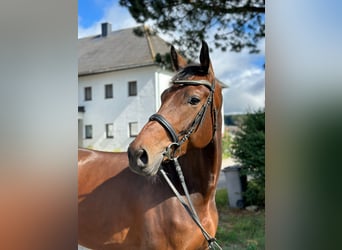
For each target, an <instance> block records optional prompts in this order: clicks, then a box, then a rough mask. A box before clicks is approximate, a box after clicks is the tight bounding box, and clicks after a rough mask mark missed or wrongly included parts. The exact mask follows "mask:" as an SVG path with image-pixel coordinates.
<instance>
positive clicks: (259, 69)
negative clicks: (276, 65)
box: [210, 40, 265, 114]
mask: <svg viewBox="0 0 342 250" xmlns="http://www.w3.org/2000/svg"><path fill="white" fill-rule="evenodd" d="M264 46H265V42H264V40H262V41H261V42H260V44H259V48H260V53H259V54H250V53H248V52H247V51H241V52H240V53H236V52H230V51H227V52H221V51H219V50H214V51H213V53H212V54H211V56H210V57H211V60H212V64H213V67H214V70H215V75H216V77H217V78H218V79H219V80H221V81H222V82H223V83H225V84H226V85H228V86H229V88H228V89H225V90H223V96H224V112H225V114H236V113H246V112H247V111H253V110H256V109H259V108H264V107H265V71H264V69H263V64H264V55H265V54H264V51H265V49H264Z"/></svg>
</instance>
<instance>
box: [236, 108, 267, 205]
mask: <svg viewBox="0 0 342 250" xmlns="http://www.w3.org/2000/svg"><path fill="white" fill-rule="evenodd" d="M240 129H241V131H240V132H238V133H237V134H236V137H235V138H234V140H233V142H232V144H231V153H232V155H233V157H234V158H235V159H237V160H238V162H240V163H241V165H242V168H241V174H243V175H248V176H251V177H252V180H251V181H249V182H248V184H247V190H246V192H245V198H246V199H247V203H253V204H256V205H264V204H265V111H264V110H259V111H256V112H254V113H248V114H247V116H246V118H245V120H244V121H243V123H242V125H241V126H240Z"/></svg>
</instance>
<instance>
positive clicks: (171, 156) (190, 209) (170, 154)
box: [149, 80, 222, 250]
mask: <svg viewBox="0 0 342 250" xmlns="http://www.w3.org/2000/svg"><path fill="white" fill-rule="evenodd" d="M173 83H174V84H183V85H203V86H206V87H208V88H209V90H210V94H209V96H208V98H207V101H206V102H205V104H203V106H202V107H201V109H200V111H199V112H198V113H197V115H196V117H195V119H194V120H193V122H192V123H191V125H190V127H189V128H188V129H187V131H186V133H185V135H184V136H183V137H182V138H181V139H180V140H179V139H178V138H179V137H180V135H177V133H176V132H175V130H174V128H173V127H172V125H171V124H170V123H169V122H168V121H167V120H166V119H165V118H164V117H163V116H162V115H160V114H154V115H152V116H151V117H150V119H149V120H150V121H157V122H159V124H161V125H162V126H163V127H164V128H165V130H166V131H167V132H168V133H169V135H170V136H171V138H172V141H173V142H172V143H171V144H170V145H169V146H168V147H167V148H166V150H165V152H164V156H165V157H166V158H168V160H170V161H172V162H173V163H174V166H175V168H176V171H177V174H178V177H179V179H180V182H181V184H182V188H183V191H184V193H185V196H186V199H187V201H188V204H187V203H186V202H185V200H184V199H183V197H182V196H181V194H180V193H179V192H178V190H177V189H176V187H175V186H174V185H173V183H172V182H171V180H170V179H169V177H168V176H167V174H166V172H165V171H164V170H163V169H160V170H159V171H160V172H161V174H162V175H163V177H164V179H165V180H166V182H167V184H168V185H169V187H170V188H171V190H172V191H173V193H174V194H175V195H176V197H177V199H178V200H179V202H180V203H181V204H182V206H183V207H184V209H185V210H186V211H187V213H188V214H189V215H190V217H191V218H192V220H193V221H194V222H195V223H196V225H197V226H198V227H199V228H200V230H201V232H202V234H203V236H204V238H205V239H206V240H207V242H208V246H209V249H215V247H217V248H218V249H220V250H222V248H221V247H220V245H219V244H218V243H217V241H216V239H215V238H214V237H211V236H210V234H209V233H208V232H207V231H206V230H205V229H204V227H203V226H202V224H201V222H200V219H199V217H198V215H197V212H196V210H195V208H194V206H193V204H192V201H191V198H190V195H189V191H188V188H187V186H186V183H185V179H184V175H183V172H182V169H181V166H180V164H179V162H178V158H177V157H175V153H176V150H177V149H179V148H180V146H181V145H182V144H183V143H184V142H185V141H187V140H188V139H189V137H190V135H191V134H192V133H193V132H194V131H195V130H196V129H197V128H198V127H199V125H200V124H201V123H202V121H203V119H204V116H205V113H206V110H207V108H208V106H210V105H213V96H214V92H215V82H214V83H213V84H211V83H210V82H209V81H207V80H197V81H196V80H176V81H173ZM213 112H214V118H213V119H214V121H213V124H214V129H213V133H215V131H216V110H213Z"/></svg>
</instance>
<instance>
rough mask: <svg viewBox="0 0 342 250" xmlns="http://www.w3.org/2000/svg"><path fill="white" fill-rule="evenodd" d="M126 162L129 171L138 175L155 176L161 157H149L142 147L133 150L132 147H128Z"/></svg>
mask: <svg viewBox="0 0 342 250" xmlns="http://www.w3.org/2000/svg"><path fill="white" fill-rule="evenodd" d="M127 153H128V160H129V167H130V169H131V170H132V171H133V172H134V173H136V174H139V175H143V176H153V175H155V174H157V172H158V170H159V167H160V164H161V163H162V161H163V155H162V154H160V155H156V156H155V157H151V156H150V155H149V153H148V151H147V150H146V149H144V148H142V147H139V148H137V149H135V148H134V147H133V146H132V145H130V146H129V147H128V150H127Z"/></svg>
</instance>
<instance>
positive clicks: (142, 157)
mask: <svg viewBox="0 0 342 250" xmlns="http://www.w3.org/2000/svg"><path fill="white" fill-rule="evenodd" d="M137 162H138V165H139V166H140V167H145V166H146V165H147V163H148V156H147V152H146V150H145V149H140V150H138V152H137Z"/></svg>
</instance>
